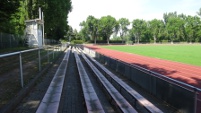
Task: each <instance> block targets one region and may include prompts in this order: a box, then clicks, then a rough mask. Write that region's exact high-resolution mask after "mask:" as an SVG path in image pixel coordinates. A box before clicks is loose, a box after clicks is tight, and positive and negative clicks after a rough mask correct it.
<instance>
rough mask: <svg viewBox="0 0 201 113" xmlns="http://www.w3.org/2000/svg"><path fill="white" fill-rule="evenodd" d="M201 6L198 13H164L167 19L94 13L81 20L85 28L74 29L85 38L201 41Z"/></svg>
mask: <svg viewBox="0 0 201 113" xmlns="http://www.w3.org/2000/svg"><path fill="white" fill-rule="evenodd" d="M200 17H201V8H200V10H199V11H198V12H197V16H190V15H185V14H177V12H170V13H164V14H163V20H159V19H153V20H150V21H145V20H143V19H134V20H133V21H132V22H129V20H128V19H127V18H120V19H119V20H116V19H115V18H114V17H112V16H110V15H108V16H103V17H101V18H100V19H99V18H95V17H94V16H92V15H90V16H88V17H87V19H86V20H85V21H83V22H81V23H80V26H81V30H80V31H79V32H77V31H76V30H72V28H71V30H70V31H71V34H74V35H73V36H74V38H76V39H82V40H84V41H89V40H93V41H94V43H95V44H96V41H97V40H99V41H100V40H102V41H106V42H107V43H108V44H109V40H110V37H111V35H113V38H112V39H111V40H121V41H122V42H125V41H127V42H133V43H150V42H151V43H160V42H171V43H173V42H189V43H193V42H201V19H200Z"/></svg>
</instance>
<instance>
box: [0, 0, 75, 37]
mask: <svg viewBox="0 0 201 113" xmlns="http://www.w3.org/2000/svg"><path fill="white" fill-rule="evenodd" d="M0 6H1V7H0V15H1V16H0V32H3V33H10V34H19V35H23V34H24V33H25V27H26V25H25V20H30V19H36V18H38V15H39V14H38V9H39V7H41V9H42V11H43V12H44V22H45V33H46V34H45V35H46V37H47V38H50V39H55V40H59V39H60V38H63V37H64V35H65V34H66V32H67V31H68V22H67V18H68V14H69V12H70V11H71V10H72V6H71V0H1V2H0Z"/></svg>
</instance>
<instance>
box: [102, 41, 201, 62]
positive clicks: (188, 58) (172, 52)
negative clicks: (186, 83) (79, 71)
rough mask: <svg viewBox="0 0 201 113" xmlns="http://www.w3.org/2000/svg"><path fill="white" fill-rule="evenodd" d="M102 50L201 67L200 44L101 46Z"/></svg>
mask: <svg viewBox="0 0 201 113" xmlns="http://www.w3.org/2000/svg"><path fill="white" fill-rule="evenodd" d="M101 47H103V48H107V49H112V50H118V51H123V52H128V53H133V54H139V55H144V56H149V57H154V58H160V59H166V60H171V61H176V62H182V63H185V64H191V65H196V66H201V44H196V45H194V44H185V45H180V44H170V45H133V46H120V45H118V46H117V45H115V46H101Z"/></svg>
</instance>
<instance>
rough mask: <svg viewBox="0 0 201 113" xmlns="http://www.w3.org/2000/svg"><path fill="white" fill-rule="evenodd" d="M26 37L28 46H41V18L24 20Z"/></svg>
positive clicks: (42, 40)
mask: <svg viewBox="0 0 201 113" xmlns="http://www.w3.org/2000/svg"><path fill="white" fill-rule="evenodd" d="M25 23H26V38H27V43H28V45H29V47H42V46H43V42H44V39H43V21H42V20H41V19H33V20H26V21H25Z"/></svg>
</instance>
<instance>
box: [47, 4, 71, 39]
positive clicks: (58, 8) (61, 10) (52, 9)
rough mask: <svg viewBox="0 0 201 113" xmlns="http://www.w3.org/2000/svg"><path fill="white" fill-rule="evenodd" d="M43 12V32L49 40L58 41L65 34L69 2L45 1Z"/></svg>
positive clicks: (69, 9) (69, 7)
mask: <svg viewBox="0 0 201 113" xmlns="http://www.w3.org/2000/svg"><path fill="white" fill-rule="evenodd" d="M46 2H47V9H46V10H45V14H44V15H45V32H46V34H47V36H48V37H49V38H53V39H56V40H59V39H60V38H63V37H64V35H65V33H66V32H67V17H68V16H67V15H68V13H69V12H70V11H71V9H72V7H71V0H47V1H46Z"/></svg>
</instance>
